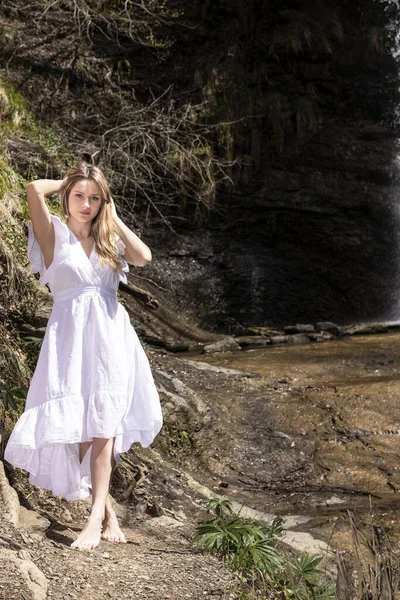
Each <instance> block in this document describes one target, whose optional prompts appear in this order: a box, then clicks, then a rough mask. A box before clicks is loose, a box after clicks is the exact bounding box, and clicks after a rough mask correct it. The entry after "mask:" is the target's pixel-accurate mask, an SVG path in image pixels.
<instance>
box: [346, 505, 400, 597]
mask: <svg viewBox="0 0 400 600" xmlns="http://www.w3.org/2000/svg"><path fill="white" fill-rule="evenodd" d="M347 514H348V518H349V522H350V527H351V534H352V547H353V548H352V553H351V556H349V555H348V554H346V553H340V552H338V554H337V565H338V585H339V586H340V587H341V588H343V589H348V595H349V596H350V594H351V597H357V598H359V599H360V600H380V599H382V598H388V599H391V598H393V599H394V598H398V597H399V594H400V563H399V559H398V557H397V556H396V553H395V552H394V551H393V550H392V548H391V546H390V543H389V540H388V537H387V535H386V532H385V531H384V530H383V529H382V528H378V527H377V526H375V525H374V524H373V523H371V525H370V526H368V528H367V530H365V528H362V527H361V526H359V525H358V524H357V522H356V519H355V517H354V514H353V513H352V512H350V511H347ZM354 572H355V573H356V577H354V576H353V573H354Z"/></svg>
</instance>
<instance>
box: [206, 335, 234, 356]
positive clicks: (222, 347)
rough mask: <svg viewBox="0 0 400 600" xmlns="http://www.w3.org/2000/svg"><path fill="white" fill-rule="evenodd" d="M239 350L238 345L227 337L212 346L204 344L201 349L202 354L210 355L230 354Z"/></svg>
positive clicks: (231, 338)
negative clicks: (215, 353) (214, 353)
mask: <svg viewBox="0 0 400 600" xmlns="http://www.w3.org/2000/svg"><path fill="white" fill-rule="evenodd" d="M234 350H240V346H239V344H237V343H236V342H235V340H234V339H233V337H227V338H224V339H223V340H220V341H219V342H214V343H213V344H206V345H205V346H204V348H203V354H212V353H213V352H232V351H234Z"/></svg>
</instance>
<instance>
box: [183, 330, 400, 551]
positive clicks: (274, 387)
mask: <svg viewBox="0 0 400 600" xmlns="http://www.w3.org/2000/svg"><path fill="white" fill-rule="evenodd" d="M188 358H191V359H194V360H199V357H198V356H197V357H188ZM200 360H201V361H203V362H207V363H209V364H212V365H215V366H223V367H227V368H233V369H238V370H241V371H245V372H250V373H255V374H257V375H259V376H261V377H254V378H251V377H250V378H248V379H247V381H245V382H243V383H242V384H241V386H239V387H238V388H237V389H236V390H235V392H234V395H232V396H231V397H230V398H228V397H226V395H227V391H226V390H223V389H222V388H221V390H220V391H219V392H217V393H215V396H213V397H215V401H218V399H219V402H220V403H221V404H220V410H221V411H224V412H225V413H226V416H225V419H223V420H224V421H225V423H228V425H227V427H225V429H224V428H222V427H221V428H220V436H221V447H220V451H219V455H218V456H217V459H218V461H219V464H220V466H221V468H220V474H221V478H222V479H223V480H224V483H225V485H227V486H228V487H227V488H226V490H225V491H226V493H227V495H228V496H229V495H231V497H232V498H235V500H237V501H239V502H243V503H245V504H246V505H248V506H251V507H252V508H255V509H256V510H260V511H263V512H266V513H275V514H276V513H277V512H278V513H280V514H286V515H289V514H290V515H299V514H302V515H308V516H310V517H312V519H311V520H310V521H308V523H307V524H306V525H300V526H299V527H301V528H303V529H304V528H306V530H307V531H309V532H312V533H313V535H315V536H316V537H320V538H322V539H324V540H325V541H329V542H331V543H332V544H333V546H335V545H337V546H339V547H341V548H343V546H346V545H347V544H348V543H349V540H348V537H347V536H346V531H348V515H347V510H348V509H350V510H351V511H354V513H355V515H356V518H357V519H358V520H359V523H360V525H366V524H370V523H372V522H373V523H374V524H375V525H381V526H384V527H385V529H386V530H387V531H389V533H390V537H391V539H392V541H393V542H394V543H395V544H396V545H397V546H398V547H400V510H399V509H400V495H399V491H400V462H399V458H400V333H390V334H389V333H388V334H380V335H363V336H353V337H346V338H343V339H340V340H335V341H330V342H324V343H313V344H308V345H282V346H274V347H266V348H263V349H257V350H246V351H243V350H242V351H240V352H232V353H223V354H215V355H212V356H204V355H202V356H201V359H200ZM218 394H219V396H218ZM223 394H225V398H224V400H222V399H221V396H222V395H223ZM216 464H217V460H215V461H213V463H212V465H211V466H212V467H213V468H214V471H217V470H218V469H217V467H216Z"/></svg>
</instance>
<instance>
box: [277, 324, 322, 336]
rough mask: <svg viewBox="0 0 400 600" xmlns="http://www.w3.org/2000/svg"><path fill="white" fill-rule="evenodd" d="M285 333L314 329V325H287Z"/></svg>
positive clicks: (306, 331) (305, 331)
mask: <svg viewBox="0 0 400 600" xmlns="http://www.w3.org/2000/svg"><path fill="white" fill-rule="evenodd" d="M284 329H285V333H287V334H292V333H295V334H296V333H308V332H311V331H315V328H314V325H311V324H298V325H287V326H286V327H285V328H284Z"/></svg>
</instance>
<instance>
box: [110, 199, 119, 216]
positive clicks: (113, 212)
mask: <svg viewBox="0 0 400 600" xmlns="http://www.w3.org/2000/svg"><path fill="white" fill-rule="evenodd" d="M110 200H111V214H112V216H113V218H114V219H117V218H118V215H117V209H116V208H115V202H114V199H113V198H112V197H111V196H110Z"/></svg>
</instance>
